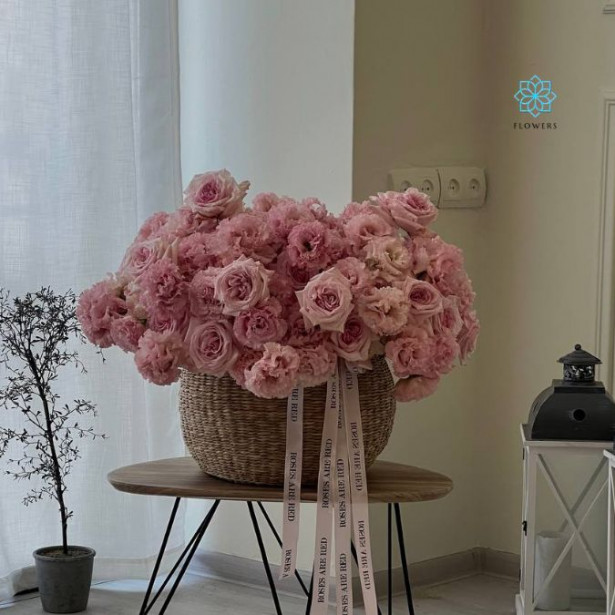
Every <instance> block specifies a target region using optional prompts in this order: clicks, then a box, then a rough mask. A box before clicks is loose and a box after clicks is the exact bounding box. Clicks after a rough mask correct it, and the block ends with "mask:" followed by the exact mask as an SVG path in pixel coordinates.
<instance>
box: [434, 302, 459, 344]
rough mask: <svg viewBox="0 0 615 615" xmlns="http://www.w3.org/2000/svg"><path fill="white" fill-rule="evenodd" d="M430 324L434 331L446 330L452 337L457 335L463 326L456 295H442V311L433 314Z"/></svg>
mask: <svg viewBox="0 0 615 615" xmlns="http://www.w3.org/2000/svg"><path fill="white" fill-rule="evenodd" d="M432 324H433V329H434V331H435V332H436V333H444V332H447V331H448V332H449V333H450V334H451V335H452V336H453V337H457V335H459V332H460V331H461V328H462V327H463V320H462V319H461V314H460V313H459V308H458V307H457V298H456V297H444V298H443V299H442V311H441V312H439V313H438V314H434V316H433V318H432Z"/></svg>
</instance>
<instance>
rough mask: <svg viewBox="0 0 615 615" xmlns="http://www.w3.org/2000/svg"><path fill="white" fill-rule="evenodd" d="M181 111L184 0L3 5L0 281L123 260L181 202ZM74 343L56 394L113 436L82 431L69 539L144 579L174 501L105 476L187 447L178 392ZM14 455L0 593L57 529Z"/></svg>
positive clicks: (99, 568)
mask: <svg viewBox="0 0 615 615" xmlns="http://www.w3.org/2000/svg"><path fill="white" fill-rule="evenodd" d="M178 107H179V100H178V58H177V6H176V1H175V0H105V2H98V1H97V0H54V1H53V2H49V1H48V0H28V2H23V1H22V0H2V1H1V3H0V286H2V287H5V288H7V289H9V290H10V291H11V293H13V294H22V293H24V292H26V291H29V290H36V289H37V288H39V287H40V286H41V285H49V286H52V287H53V288H54V289H56V290H58V291H62V290H66V289H68V288H72V289H73V290H75V291H76V292H78V291H80V290H81V289H83V288H85V287H86V286H88V285H90V284H92V283H93V282H95V281H97V280H98V279H101V278H102V277H103V276H104V275H105V273H106V272H111V271H114V270H115V269H116V268H117V266H118V264H119V262H120V260H121V258H122V255H123V252H124V250H125V248H126V247H127V246H128V244H129V243H130V241H131V240H132V239H133V237H134V236H135V234H136V232H137V229H138V226H139V225H140V223H141V222H143V220H144V219H145V218H146V217H147V216H149V215H150V214H151V213H153V212H155V211H159V210H172V209H174V208H175V207H176V206H177V204H178V203H180V202H181V180H180V167H179V108H178ZM80 352H81V356H82V359H83V361H84V363H85V364H86V366H87V367H88V369H89V374H88V375H86V376H76V375H75V374H74V373H72V372H69V373H64V374H63V375H62V378H61V379H60V380H59V382H58V388H57V392H58V393H60V395H62V396H65V397H66V398H67V400H72V399H74V398H78V397H79V398H84V399H90V400H92V401H94V402H95V403H96V404H97V406H98V410H99V414H98V417H97V418H96V419H95V420H94V426H95V429H96V430H97V431H99V432H104V433H106V434H107V435H108V436H109V438H108V440H105V441H104V442H100V441H96V442H86V441H85V440H84V441H83V445H82V459H81V460H80V461H78V462H77V463H76V464H75V467H74V469H73V472H72V474H71V476H70V477H69V479H68V488H69V490H68V493H67V498H68V503H69V506H70V507H71V509H72V510H74V518H73V519H72V520H71V521H70V525H69V540H70V542H71V543H72V544H85V545H87V546H91V547H93V548H94V549H96V551H97V553H98V557H97V558H96V562H97V563H96V567H95V575H96V577H97V578H112V577H114V578H117V577H119V576H144V575H145V574H146V572H147V564H148V563H149V559H150V558H151V557H152V556H153V555H154V554H155V553H156V551H157V549H158V541H159V539H160V536H161V533H162V528H163V527H164V525H165V523H166V518H167V516H168V513H169V510H170V506H171V503H172V502H171V501H170V500H168V499H166V498H164V499H163V498H159V499H155V498H145V497H142V496H131V495H126V494H121V493H118V492H115V491H114V490H113V489H112V488H111V487H110V486H109V485H108V483H107V482H106V478H105V476H106V473H107V472H108V471H110V470H112V469H113V468H115V467H118V466H122V465H126V464H130V463H135V462H138V461H146V460H148V459H154V458H163V457H172V456H176V455H180V454H183V444H182V442H181V437H180V434H179V421H178V415H177V411H176V393H177V391H176V389H174V388H169V387H164V388H161V387H154V386H151V385H148V384H146V383H145V382H144V381H143V380H142V379H141V378H140V376H139V375H138V374H137V372H136V369H135V367H134V365H133V364H132V361H131V357H130V356H128V355H125V354H123V353H122V352H121V351H120V350H119V349H117V348H112V349H109V350H108V351H106V353H105V354H106V359H107V360H106V362H105V363H104V364H103V363H102V362H101V361H100V359H99V357H98V356H97V355H96V353H95V352H94V349H93V348H90V347H82V348H80ZM2 376H3V374H2V373H1V372H0V386H1V381H2ZM20 421H21V417H20V416H18V415H17V413H13V412H10V411H0V422H2V424H3V425H13V426H19V425H20ZM4 465H5V461H4V460H0V600H2V599H5V598H7V597H9V596H10V595H12V594H13V593H14V592H16V591H19V590H22V589H25V588H29V587H32V586H33V584H34V579H33V576H32V573H31V570H30V569H29V568H28V567H29V566H30V565H31V562H32V558H31V553H32V551H33V550H34V549H35V548H38V547H41V546H47V545H49V544H52V543H57V542H58V541H59V539H60V524H59V515H58V513H57V507H56V505H55V503H54V502H51V501H49V502H41V503H37V504H35V505H32V506H30V507H27V508H25V507H23V506H22V504H21V500H22V498H23V496H24V495H25V493H26V491H27V490H28V484H26V483H21V482H15V481H12V480H11V479H10V478H9V477H7V476H4V475H2V470H3V469H4V468H3V466H4ZM182 540H183V526H182V523H178V524H177V535H176V536H173V537H172V543H171V544H174V545H178V544H179V543H180V542H181V541H182Z"/></svg>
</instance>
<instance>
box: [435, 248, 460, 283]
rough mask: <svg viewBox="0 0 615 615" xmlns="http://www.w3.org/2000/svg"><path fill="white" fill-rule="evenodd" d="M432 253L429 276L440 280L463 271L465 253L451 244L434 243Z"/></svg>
mask: <svg viewBox="0 0 615 615" xmlns="http://www.w3.org/2000/svg"><path fill="white" fill-rule="evenodd" d="M431 245H432V248H436V249H433V250H432V252H431V253H430V255H429V256H430V258H429V265H428V266H427V275H428V276H429V277H430V278H432V279H434V280H438V279H440V278H442V277H444V276H450V275H451V274H453V273H457V272H459V271H463V252H462V251H461V250H460V249H459V248H458V247H457V246H453V245H451V244H450V243H445V242H444V241H442V240H441V239H440V241H437V242H436V241H435V242H432V244H431Z"/></svg>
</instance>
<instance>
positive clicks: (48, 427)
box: [28, 350, 68, 555]
mask: <svg viewBox="0 0 615 615" xmlns="http://www.w3.org/2000/svg"><path fill="white" fill-rule="evenodd" d="M28 363H29V365H30V369H31V370H32V375H33V376H34V380H35V381H36V388H37V389H38V394H39V397H40V398H41V401H42V403H43V411H44V413H45V437H46V438H47V443H48V444H49V452H50V454H51V461H52V465H53V477H54V480H53V482H54V484H55V492H56V499H57V501H58V505H59V506H60V518H61V522H62V552H63V553H64V555H68V513H67V511H66V505H65V503H64V492H63V491H62V474H61V472H60V462H59V460H58V454H57V451H56V445H55V439H54V435H53V426H52V424H51V413H50V411H49V402H48V400H47V395H46V393H45V389H44V387H43V383H42V381H41V378H40V375H39V373H38V369H37V367H36V361H35V359H34V357H33V356H32V352H31V351H30V350H28Z"/></svg>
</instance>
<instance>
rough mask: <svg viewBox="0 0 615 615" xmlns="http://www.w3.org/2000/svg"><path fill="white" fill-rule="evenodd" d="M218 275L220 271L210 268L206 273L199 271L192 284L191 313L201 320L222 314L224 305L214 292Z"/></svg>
mask: <svg viewBox="0 0 615 615" xmlns="http://www.w3.org/2000/svg"><path fill="white" fill-rule="evenodd" d="M218 273H220V269H217V268H215V267H209V268H208V269H206V270H205V271H199V272H198V273H197V274H196V275H195V276H194V277H193V278H192V282H190V286H189V288H188V297H189V301H190V313H191V314H192V315H193V316H196V317H197V318H200V319H201V320H207V319H209V318H212V317H214V316H219V315H220V314H222V304H221V303H220V302H219V301H218V300H217V299H216V297H215V290H214V289H215V282H216V277H217V276H218Z"/></svg>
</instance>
